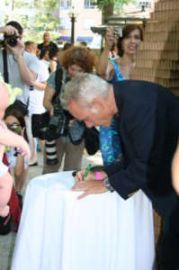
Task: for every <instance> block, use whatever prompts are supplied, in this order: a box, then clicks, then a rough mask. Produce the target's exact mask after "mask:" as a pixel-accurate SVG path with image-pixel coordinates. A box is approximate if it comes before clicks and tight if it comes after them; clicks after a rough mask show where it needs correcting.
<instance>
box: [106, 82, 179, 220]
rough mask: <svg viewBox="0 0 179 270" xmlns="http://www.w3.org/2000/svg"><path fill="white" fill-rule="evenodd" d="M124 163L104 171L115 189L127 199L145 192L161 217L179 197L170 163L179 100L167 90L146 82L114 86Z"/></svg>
mask: <svg viewBox="0 0 179 270" xmlns="http://www.w3.org/2000/svg"><path fill="white" fill-rule="evenodd" d="M114 95H115V100H116V104H117V107H118V115H117V116H116V117H115V118H116V119H117V122H118V131H119V134H120V138H121V143H122V149H123V154H124V162H123V164H120V163H118V162H116V163H113V164H111V165H110V166H106V167H105V171H106V172H107V174H108V176H109V181H110V183H111V185H112V186H113V188H114V189H115V190H116V191H117V192H118V193H119V194H120V195H121V196H122V197H123V198H124V199H127V198H128V197H129V196H130V194H131V193H133V192H135V191H137V190H138V189H142V190H143V191H144V192H145V193H146V194H147V196H148V197H149V198H150V199H151V200H152V202H153V205H154V207H156V208H157V210H158V211H159V212H160V213H161V214H162V215H167V216H168V215H170V213H171V212H172V211H173V209H174V208H175V205H176V203H177V200H178V197H177V195H176V193H175V192H174V190H173V188H172V185H171V161H172V157H173V154H174V151H175V148H176V145H177V140H178V136H179V100H178V98H177V97H175V96H174V95H173V94H172V93H171V92H170V91H169V90H167V89H166V88H164V87H162V86H160V85H157V84H154V83H150V82H144V81H132V80H130V81H121V82H118V83H116V84H115V85H114Z"/></svg>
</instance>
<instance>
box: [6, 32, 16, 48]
mask: <svg viewBox="0 0 179 270" xmlns="http://www.w3.org/2000/svg"><path fill="white" fill-rule="evenodd" d="M17 38H18V37H17V36H16V35H11V36H7V35H6V36H5V42H6V43H7V44H8V45H9V46H11V47H15V46H17Z"/></svg>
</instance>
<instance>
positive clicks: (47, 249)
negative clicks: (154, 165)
mask: <svg viewBox="0 0 179 270" xmlns="http://www.w3.org/2000/svg"><path fill="white" fill-rule="evenodd" d="M73 183H74V179H73V177H72V176H71V172H60V173H54V174H48V175H43V176H40V177H36V178H34V179H33V180H32V181H31V182H30V184H29V185H28V188H27V192H26V196H25V200H24V208H23V213H22V218H21V223H20V227H19V231H18V235H17V239H16V245H15V249H14V255H13V262H12V267H11V269H12V270H152V266H153V262H154V234H153V215H152V206H151V203H150V201H149V200H148V199H147V197H146V196H145V195H144V193H143V192H142V191H138V192H137V193H136V194H135V195H134V196H132V197H131V198H130V199H128V200H127V201H125V200H123V199H122V198H121V197H120V196H119V195H118V194H117V193H116V192H113V193H111V192H106V193H103V194H98V195H90V196H88V197H86V198H84V199H81V200H78V199H77V196H78V195H79V194H80V192H72V191H70V188H71V186H72V185H73Z"/></svg>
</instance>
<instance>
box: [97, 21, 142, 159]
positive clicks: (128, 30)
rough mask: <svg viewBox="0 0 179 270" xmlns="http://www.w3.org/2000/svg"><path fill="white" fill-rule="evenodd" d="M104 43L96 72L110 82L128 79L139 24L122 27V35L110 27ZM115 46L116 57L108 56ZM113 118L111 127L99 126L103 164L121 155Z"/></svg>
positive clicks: (140, 37) (133, 61)
mask: <svg viewBox="0 0 179 270" xmlns="http://www.w3.org/2000/svg"><path fill="white" fill-rule="evenodd" d="M105 39H106V44H105V48H104V50H103V52H102V54H101V56H100V59H99V62H98V66H97V72H98V74H99V75H100V76H101V77H103V78H104V79H106V80H108V81H109V82H111V83H114V82H117V81H121V80H125V79H130V74H131V70H132V68H133V67H134V65H135V57H136V53H137V50H138V48H139V46H140V44H141V41H142V40H143V32H142V29H141V27H140V26H139V25H136V24H130V25H127V26H125V27H124V28H123V31H122V37H118V39H117V40H116V35H115V33H114V30H113V28H112V27H108V28H107V31H106V36H105ZM114 48H117V54H118V57H117V58H113V57H112V58H110V59H109V56H110V52H111V51H113V50H114ZM116 130H117V129H116V127H115V120H113V122H112V125H111V127H109V128H106V127H101V128H100V149H101V153H102V157H103V162H104V164H110V163H111V162H113V161H115V160H116V159H118V158H120V157H121V154H122V149H121V145H120V144H119V134H118V133H117V131H116Z"/></svg>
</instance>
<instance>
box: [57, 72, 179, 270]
mask: <svg viewBox="0 0 179 270" xmlns="http://www.w3.org/2000/svg"><path fill="white" fill-rule="evenodd" d="M62 103H63V105H64V106H65V107H66V108H68V110H69V111H70V113H71V114H72V115H73V116H74V117H76V118H77V119H79V120H82V121H84V122H85V124H86V126H87V127H89V128H90V127H92V126H100V125H102V126H109V125H110V124H111V121H112V119H113V118H115V119H116V122H117V123H118V127H117V128H118V132H119V134H120V139H121V144H122V150H123V159H122V160H121V159H120V160H119V161H117V162H115V163H113V164H111V165H109V166H105V167H104V169H103V171H102V172H100V177H101V180H103V181H96V175H98V178H99V174H95V173H90V174H89V177H88V178H87V180H88V181H77V182H76V184H75V185H74V187H73V190H75V191H77V190H80V191H83V194H82V195H81V196H80V198H82V197H85V196H87V195H89V194H94V193H103V192H106V191H107V190H110V191H113V190H115V191H117V192H118V193H119V195H120V196H121V197H122V198H124V199H128V198H129V197H130V196H132V194H133V193H134V192H136V191H137V190H138V189H142V190H143V191H144V192H145V194H146V195H147V196H148V197H149V198H150V199H151V201H152V204H153V207H154V208H155V209H156V210H157V211H158V212H159V213H160V214H161V215H162V217H163V219H164V231H163V240H162V244H161V250H160V255H161V256H160V265H161V269H167V270H168V269H170V270H175V269H179V256H178V250H179V200H178V196H177V194H176V193H175V191H174V190H173V187H172V183H171V161H172V157H173V154H174V151H175V148H176V146H177V140H178V135H179V100H178V99H177V97H175V96H174V95H173V94H172V93H171V92H170V91H168V90H167V89H166V88H164V87H162V86H160V85H157V84H154V83H150V82H144V81H132V80H130V81H122V82H118V83H116V84H115V85H113V86H112V85H110V84H108V83H106V82H105V81H104V80H102V79H101V78H99V77H97V76H95V75H89V74H81V75H79V76H77V77H76V78H74V79H73V80H72V81H71V82H69V83H68V84H67V85H66V87H65V90H64V94H63V97H62ZM82 177H83V173H81V174H80V176H79V178H80V179H81V178H82ZM139 237H140V236H139Z"/></svg>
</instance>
